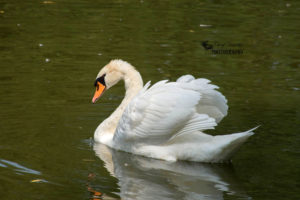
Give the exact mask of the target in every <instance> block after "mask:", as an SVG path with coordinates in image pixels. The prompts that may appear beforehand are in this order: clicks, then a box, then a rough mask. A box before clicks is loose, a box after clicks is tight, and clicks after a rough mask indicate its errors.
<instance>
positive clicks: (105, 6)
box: [0, 0, 300, 199]
mask: <svg viewBox="0 0 300 200" xmlns="http://www.w3.org/2000/svg"><path fill="white" fill-rule="evenodd" d="M299 8H300V5H299V3H298V1H295V0H292V1H269V0H268V1H263V2H253V1H233V2H222V1H198V2H196V1H187V0H184V1H131V0H130V1H109V2H108V1H83V0H73V1H66V0H61V1H33V0H28V1H19V0H13V1H5V0H4V1H1V2H0V69H1V71H0V127H1V129H0V130H1V132H0V183H1V185H0V196H1V199H20V198H23V199H63V198H64V199H65V198H72V199H90V198H92V197H93V195H95V194H98V193H96V192H101V193H102V194H103V195H102V196H101V198H103V199H110V198H116V199H119V198H123V199H139V198H142V199H145V198H146V197H148V198H149V199H154V198H156V199H184V198H185V199H299V198H300V194H299V181H300V180H299V178H298V176H297V174H300V172H299V164H300V163H299V153H300V152H299V139H300V138H299V134H298V133H299V118H300V115H299V106H298V103H299V100H300V95H299V90H300V81H299V77H300V74H299V67H300V60H299V55H300V46H299V44H300V35H299V33H300V28H299V27H300V26H297V24H299V23H298V21H299V20H300V17H299ZM203 42H206V43H205V44H208V45H212V46H213V49H221V50H228V49H229V50H232V49H233V50H236V49H238V50H242V52H243V53H242V54H212V52H211V50H210V49H205V45H203ZM113 58H122V59H124V60H127V61H129V62H130V63H132V64H133V65H134V66H135V67H136V68H137V69H138V70H139V71H140V72H141V74H142V76H143V78H144V81H145V82H146V81H149V80H152V82H156V81H158V80H162V79H169V80H176V79H177V78H178V77H179V76H180V75H183V74H188V73H189V74H193V75H194V76H196V77H205V78H208V79H210V80H212V82H213V83H214V84H216V85H218V86H220V91H221V92H222V93H223V94H224V95H225V96H226V97H227V99H228V104H229V115H228V116H227V117H226V118H225V119H224V120H223V121H222V122H221V124H220V126H218V128H217V129H216V130H214V131H209V133H211V134H226V133H233V132H239V131H245V130H248V129H250V128H253V127H255V126H257V125H261V126H260V128H259V129H258V130H257V131H256V135H254V136H253V137H251V138H250V139H249V141H248V142H247V143H246V144H245V145H244V146H243V147H242V148H241V149H240V151H239V152H238V153H237V154H236V155H235V157H234V158H233V160H232V163H231V164H223V165H210V164H201V163H186V162H179V163H173V164H170V163H166V162H164V161H157V160H151V159H147V158H140V157H136V156H133V155H130V154H126V153H122V152H115V151H113V150H110V149H108V150H107V149H106V151H104V150H103V151H104V152H106V154H105V155H107V156H108V158H109V157H111V159H107V156H103V155H102V154H101V151H100V152H99V151H98V150H97V148H96V147H97V146H93V141H92V139H91V138H92V137H93V132H94V130H95V128H96V127H97V125H98V124H99V123H100V122H101V121H103V120H104V119H105V118H106V117H108V116H109V114H110V113H111V112H112V111H113V110H114V109H115V108H116V107H117V106H118V104H119V103H120V101H121V100H122V97H123V94H124V86H123V84H122V83H120V84H118V85H117V86H115V87H114V88H112V89H111V90H110V91H109V92H106V94H105V95H104V96H103V97H102V99H101V100H100V101H99V102H98V103H97V104H95V105H92V104H91V98H92V95H93V92H94V88H93V83H94V79H95V77H96V75H97V73H98V70H99V69H100V68H101V67H102V66H103V65H105V64H106V63H108V62H109V60H111V59H113ZM101 155H102V156H101ZM124 164H125V165H124ZM109 166H110V167H109ZM147 186H148V187H147Z"/></svg>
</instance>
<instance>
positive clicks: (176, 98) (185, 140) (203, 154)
mask: <svg viewBox="0 0 300 200" xmlns="http://www.w3.org/2000/svg"><path fill="white" fill-rule="evenodd" d="M120 80H124V82H125V89H126V94H125V97H124V99H123V101H122V102H121V104H120V106H119V107H118V108H117V109H116V110H115V111H114V112H113V113H112V114H111V115H110V116H109V117H108V118H107V119H105V120H104V121H103V122H102V123H101V124H100V125H99V126H98V128H97V129H96V131H95V134H94V139H95V141H96V142H100V143H103V144H106V145H108V146H110V147H112V148H115V149H119V150H123V151H126V152H131V153H134V154H138V155H143V156H147V157H152V158H157V159H163V160H168V161H176V160H189V161H198V162H222V161H226V160H228V159H230V158H231V156H232V154H233V153H234V152H235V151H236V150H237V148H238V147H239V146H240V145H241V144H242V143H243V142H245V141H246V140H247V138H248V137H250V136H251V135H253V134H254V133H253V132H252V131H253V130H254V129H251V130H249V131H246V132H241V133H235V134H230V135H219V136H211V135H207V134H205V133H203V132H202V131H204V130H207V129H214V126H216V125H217V123H218V122H220V121H221V120H222V118H223V117H224V116H226V115H227V109H228V106H227V100H226V98H225V97H224V96H223V95H222V94H221V93H220V92H218V91H216V90H215V89H217V88H218V87H217V86H215V85H212V84H210V83H209V82H210V81H209V80H207V79H203V78H199V79H195V78H194V77H193V76H191V75H185V76H182V77H180V78H179V79H178V80H177V81H176V82H167V80H163V81H160V82H157V83H156V84H154V85H153V86H151V87H149V86H150V82H148V83H147V84H146V85H145V86H143V80H142V77H141V75H140V73H139V72H138V71H136V70H135V68H134V67H133V66H132V65H130V64H129V63H127V62H125V61H122V60H112V61H111V62H110V63H108V64H107V65H106V66H104V67H103V68H102V69H101V70H100V72H99V73H98V75H97V78H96V81H95V87H96V92H95V95H94V97H93V100H92V102H93V103H95V102H96V101H97V100H98V99H99V97H100V96H101V95H102V94H103V92H104V91H105V90H107V89H109V88H110V87H112V86H113V85H115V84H116V83H117V82H118V81H120Z"/></svg>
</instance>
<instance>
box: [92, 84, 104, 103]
mask: <svg viewBox="0 0 300 200" xmlns="http://www.w3.org/2000/svg"><path fill="white" fill-rule="evenodd" d="M104 90H105V85H103V84H101V83H100V82H98V81H97V85H96V92H95V94H94V97H93V100H92V102H93V103H95V102H96V101H97V100H98V99H99V98H100V97H101V95H102V94H103V92H104Z"/></svg>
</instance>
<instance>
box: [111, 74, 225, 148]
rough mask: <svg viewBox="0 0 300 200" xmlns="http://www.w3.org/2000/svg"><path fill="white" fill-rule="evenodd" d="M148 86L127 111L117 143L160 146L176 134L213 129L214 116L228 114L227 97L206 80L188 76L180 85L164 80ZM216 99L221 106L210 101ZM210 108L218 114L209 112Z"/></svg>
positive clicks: (116, 137)
mask: <svg viewBox="0 0 300 200" xmlns="http://www.w3.org/2000/svg"><path fill="white" fill-rule="evenodd" d="M149 86H150V82H148V83H147V84H146V85H145V87H144V88H143V89H142V90H141V91H140V92H139V94H138V95H137V96H136V97H134V98H133V100H132V101H131V102H130V103H129V105H128V106H127V108H126V109H125V111H124V113H123V115H122V117H121V119H120V121H119V124H118V126H117V129H116V132H115V134H114V138H113V140H114V141H115V142H116V143H118V144H126V143H128V142H129V143H143V144H146V143H148V144H161V143H164V142H166V141H167V140H169V139H171V138H172V137H176V136H177V135H182V134H185V133H189V132H194V131H199V130H201V131H202V130H207V129H213V128H214V126H216V119H215V118H214V116H218V117H220V116H221V117H223V116H225V115H226V112H227V110H226V109H227V108H226V106H227V105H226V102H225V105H224V99H225V97H223V95H221V93H218V92H217V93H214V92H213V91H215V90H214V89H216V88H217V86H214V85H211V84H209V81H208V80H207V79H194V78H193V77H192V76H191V75H186V76H183V77H181V78H179V79H178V80H177V82H167V80H164V81H160V82H158V83H156V84H154V85H153V86H152V87H151V88H149ZM215 96H217V97H218V96H219V98H220V100H221V103H220V102H219V101H220V100H219V101H216V102H215V104H212V103H211V102H209V99H210V98H213V97H215ZM222 97H223V98H222ZM202 100H203V102H202ZM222 100H223V103H222ZM225 101H226V99H225ZM201 105H205V106H208V107H207V108H206V112H203V113H201V112H202V110H201V108H200V107H201ZM209 106H211V107H214V108H215V110H216V111H210V110H209V109H208V108H209ZM222 109H223V110H222ZM224 110H226V112H225V111H224ZM222 111H223V112H222ZM210 115H211V116H210Z"/></svg>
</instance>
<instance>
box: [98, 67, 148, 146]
mask: <svg viewBox="0 0 300 200" xmlns="http://www.w3.org/2000/svg"><path fill="white" fill-rule="evenodd" d="M121 79H123V80H124V82H125V89H126V93H125V97H124V99H123V100H122V102H121V104H120V105H119V107H118V108H117V109H116V110H115V111H114V112H113V113H112V114H111V115H110V116H109V117H108V118H107V119H105V120H104V121H103V122H102V123H101V124H100V125H99V126H98V128H97V130H96V132H95V135H98V134H99V135H98V136H97V137H99V138H100V140H102V139H103V140H105V141H100V142H101V143H106V144H107V141H106V140H112V137H113V135H114V133H115V130H116V128H117V126H118V123H119V120H120V118H121V116H122V114H123V112H124V110H125V109H126V107H127V105H128V104H129V103H130V101H131V100H132V98H134V97H135V96H136V95H137V93H138V92H139V91H140V90H141V89H142V88H143V80H142V77H141V75H140V73H139V72H138V71H136V70H134V69H130V70H128V71H126V72H125V73H123V74H122V76H121Z"/></svg>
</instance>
